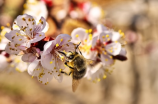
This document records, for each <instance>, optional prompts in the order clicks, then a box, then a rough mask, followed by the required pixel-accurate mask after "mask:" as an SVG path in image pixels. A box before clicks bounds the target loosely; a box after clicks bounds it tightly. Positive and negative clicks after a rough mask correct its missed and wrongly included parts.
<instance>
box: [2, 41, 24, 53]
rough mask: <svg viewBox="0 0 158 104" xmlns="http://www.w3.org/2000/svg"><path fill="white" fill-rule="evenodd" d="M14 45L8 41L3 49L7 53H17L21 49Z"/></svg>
mask: <svg viewBox="0 0 158 104" xmlns="http://www.w3.org/2000/svg"><path fill="white" fill-rule="evenodd" d="M15 46H16V45H15V44H14V43H12V42H9V43H8V44H7V46H6V47H5V51H6V52H7V53H9V54H14V55H17V54H18V53H19V52H20V51H21V50H20V49H18V47H15Z"/></svg>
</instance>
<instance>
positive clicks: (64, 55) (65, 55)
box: [58, 51, 66, 56]
mask: <svg viewBox="0 0 158 104" xmlns="http://www.w3.org/2000/svg"><path fill="white" fill-rule="evenodd" d="M58 52H59V53H61V54H63V55H64V56H66V54H65V53H64V52H61V51H58Z"/></svg>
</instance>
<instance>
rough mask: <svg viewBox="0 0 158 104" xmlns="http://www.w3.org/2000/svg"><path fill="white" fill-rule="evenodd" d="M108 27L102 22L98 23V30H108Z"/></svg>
mask: <svg viewBox="0 0 158 104" xmlns="http://www.w3.org/2000/svg"><path fill="white" fill-rule="evenodd" d="M107 30H108V29H107V28H106V27H105V26H104V25H102V24H98V25H97V32H100V33H101V32H103V31H107Z"/></svg>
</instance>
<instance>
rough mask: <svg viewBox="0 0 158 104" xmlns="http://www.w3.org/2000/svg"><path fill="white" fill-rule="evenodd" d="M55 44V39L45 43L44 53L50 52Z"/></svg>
mask: <svg viewBox="0 0 158 104" xmlns="http://www.w3.org/2000/svg"><path fill="white" fill-rule="evenodd" d="M54 46H55V41H54V40H52V41H49V42H47V43H46V44H45V45H44V51H43V55H46V54H49V53H50V52H51V51H52V49H53V48H54Z"/></svg>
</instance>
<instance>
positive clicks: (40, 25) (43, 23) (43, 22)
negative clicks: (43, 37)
mask: <svg viewBox="0 0 158 104" xmlns="http://www.w3.org/2000/svg"><path fill="white" fill-rule="evenodd" d="M45 26H46V20H45V18H44V17H41V19H40V20H39V23H38V25H36V27H35V29H34V32H36V33H38V32H42V30H43V29H44V28H45ZM47 28H48V27H47Z"/></svg>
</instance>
